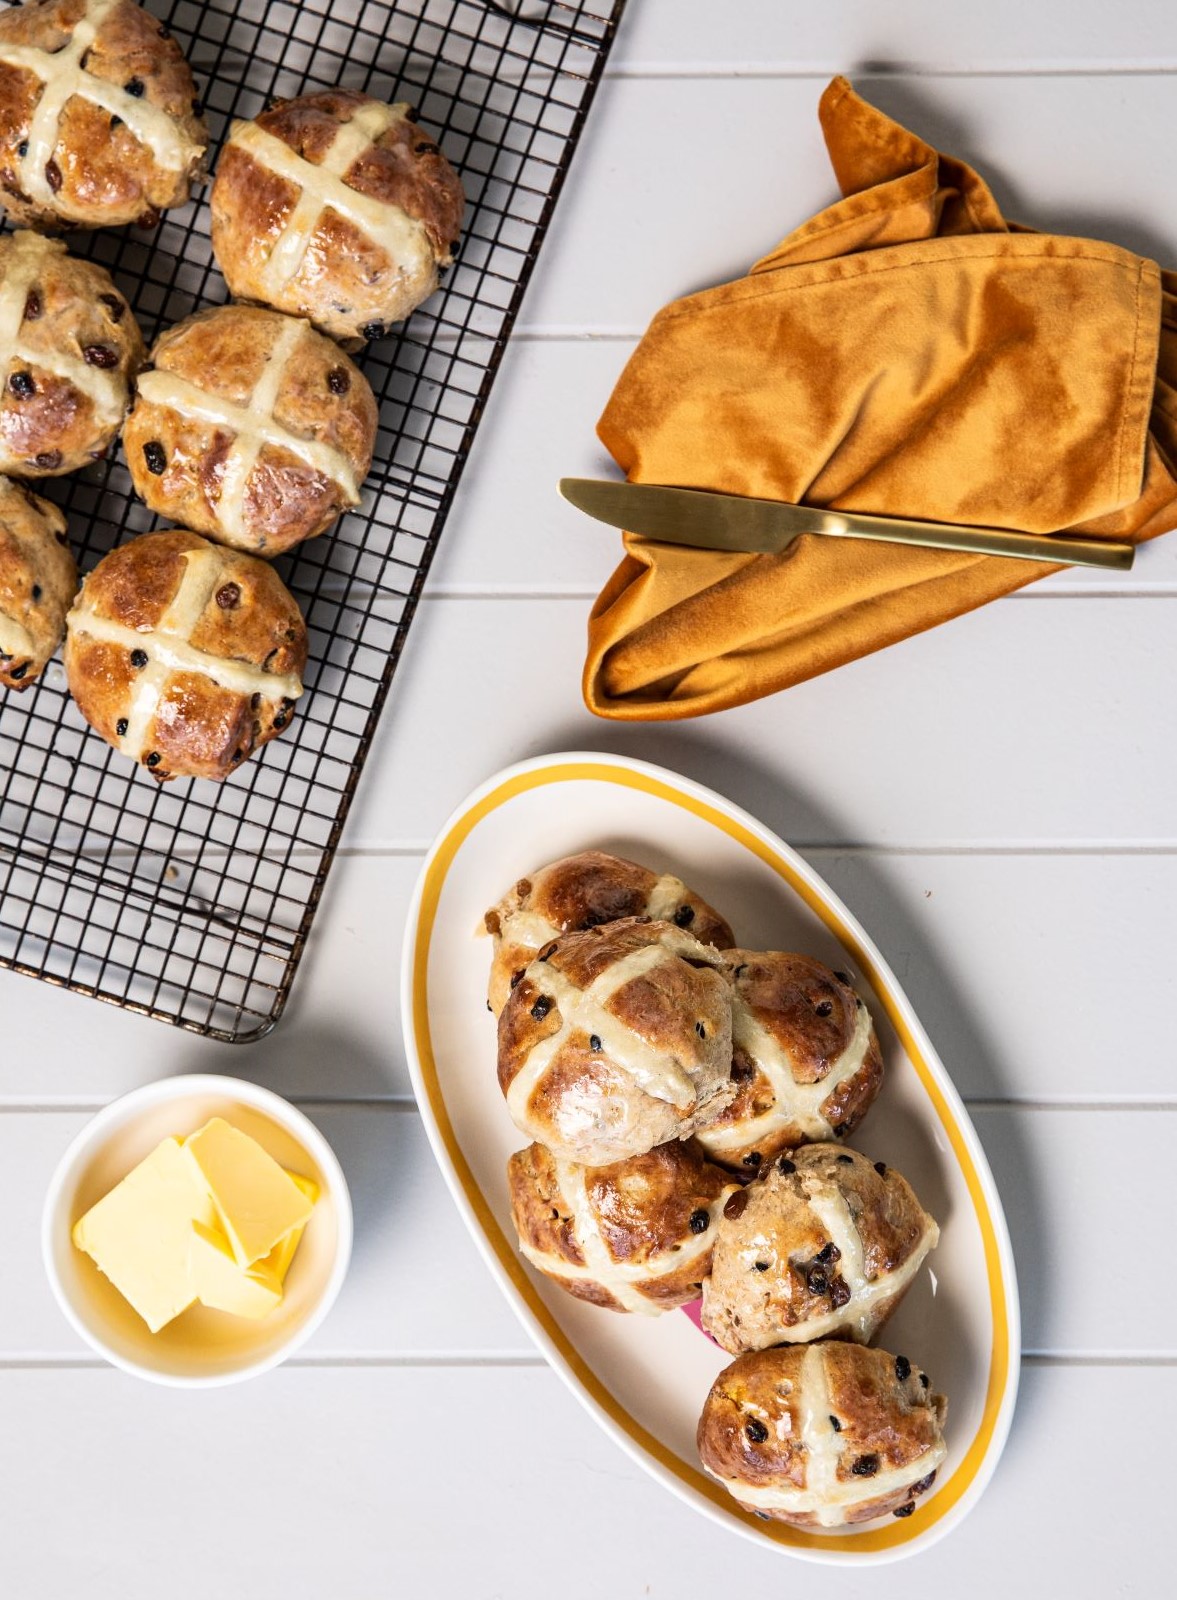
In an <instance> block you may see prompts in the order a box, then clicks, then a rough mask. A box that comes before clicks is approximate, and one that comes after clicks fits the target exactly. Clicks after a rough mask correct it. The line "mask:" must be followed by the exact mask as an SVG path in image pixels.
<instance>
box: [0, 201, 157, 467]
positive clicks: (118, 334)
mask: <svg viewBox="0 0 1177 1600" xmlns="http://www.w3.org/2000/svg"><path fill="white" fill-rule="evenodd" d="M142 362H143V338H142V335H141V334H140V332H139V326H138V324H137V323H136V321H135V318H134V317H133V316H132V314H131V311H130V308H129V307H128V305H127V302H126V301H125V300H124V299H123V297H122V295H121V294H119V292H118V290H117V289H116V288H115V286H114V284H113V283H112V282H111V280H110V275H109V273H107V272H105V271H104V270H103V269H102V268H101V267H98V266H95V265H94V263H93V262H92V261H79V260H78V259H77V257H76V256H71V255H70V254H69V253H68V252H67V250H66V248H65V245H64V244H62V243H61V242H60V241H59V240H56V239H42V238H41V236H40V235H39V234H36V233H24V232H21V233H15V234H11V235H6V236H5V237H3V238H0V383H2V384H3V391H2V394H0V472H9V473H12V474H13V475H14V476H16V477H20V478H44V477H52V476H55V475H57V474H59V473H63V472H76V471H77V469H78V468H79V467H85V466H88V465H89V464H90V462H91V461H96V460H99V459H100V458H101V457H102V456H104V455H105V454H106V452H107V450H108V449H109V447H110V445H111V444H112V443H113V441H114V438H115V435H116V434H117V433H118V430H119V428H120V427H121V425H122V421H123V418H124V417H125V416H126V414H127V407H128V406H129V405H130V402H131V391H130V380H131V379H132V378H133V377H134V376H135V374H136V372H138V370H139V368H140V366H141V365H142Z"/></svg>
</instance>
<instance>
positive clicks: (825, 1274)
mask: <svg viewBox="0 0 1177 1600" xmlns="http://www.w3.org/2000/svg"><path fill="white" fill-rule="evenodd" d="M939 1237H940V1230H939V1228H938V1227H937V1226H936V1224H935V1222H934V1221H933V1220H932V1218H931V1217H930V1216H929V1215H928V1213H927V1212H926V1211H925V1210H924V1208H923V1207H922V1206H921V1205H920V1203H919V1201H918V1200H917V1199H916V1197H915V1195H914V1193H913V1192H912V1190H911V1187H910V1186H909V1184H908V1183H907V1181H906V1180H905V1179H904V1178H902V1177H901V1176H900V1174H899V1173H898V1172H896V1171H895V1169H894V1168H893V1167H888V1166H885V1165H884V1164H883V1163H882V1162H881V1161H880V1162H879V1163H878V1164H877V1165H874V1164H872V1163H871V1161H870V1160H869V1158H868V1157H866V1156H864V1155H861V1154H860V1153H859V1152H858V1151H857V1150H847V1149H845V1148H844V1147H843V1146H842V1145H836V1144H807V1145H802V1147H801V1148H800V1149H799V1150H793V1151H791V1152H790V1153H789V1155H787V1156H780V1157H778V1159H777V1160H776V1161H775V1162H774V1163H773V1164H772V1166H771V1167H770V1168H769V1169H768V1170H767V1172H766V1173H765V1174H764V1175H763V1176H762V1177H761V1178H759V1179H757V1180H756V1182H754V1183H750V1184H749V1185H748V1187H747V1188H746V1189H742V1190H741V1191H740V1192H739V1194H737V1195H734V1196H733V1197H732V1199H731V1200H730V1201H729V1202H728V1205H727V1208H726V1210H725V1211H724V1214H723V1216H722V1218H721V1219H720V1221H719V1225H718V1227H717V1229H716V1236H715V1257H714V1261H713V1264H712V1269H711V1277H710V1279H709V1280H708V1282H707V1283H706V1284H705V1286H704V1289H703V1326H704V1327H705V1328H706V1329H707V1331H708V1333H710V1334H711V1336H712V1338H713V1339H715V1340H716V1341H717V1342H718V1343H719V1344H721V1345H722V1346H723V1348H724V1349H725V1350H729V1351H731V1353H732V1354H733V1355H738V1354H739V1353H740V1352H741V1351H743V1350H761V1349H764V1348H765V1347H766V1346H767V1345H773V1344H786V1343H789V1344H797V1343H804V1342H805V1341H807V1340H810V1339H825V1338H828V1337H830V1336H831V1335H837V1336H838V1337H839V1338H848V1339H855V1340H857V1341H859V1342H860V1343H862V1344H866V1343H867V1342H868V1341H869V1340H870V1339H871V1338H873V1337H874V1335H875V1334H876V1333H877V1332H878V1330H879V1328H880V1327H881V1326H882V1324H883V1323H884V1322H885V1321H886V1319H887V1318H888V1317H889V1316H890V1315H891V1313H892V1311H894V1310H895V1308H896V1306H897V1305H898V1304H899V1302H900V1301H901V1300H902V1299H903V1296H904V1295H905V1294H906V1293H907V1290H908V1288H909V1286H910V1285H911V1283H912V1280H913V1279H914V1278H915V1276H916V1274H917V1273H918V1272H919V1269H920V1267H921V1265H922V1264H923V1261H924V1258H925V1257H926V1256H927V1254H928V1252H929V1251H930V1250H931V1249H933V1248H934V1246H935V1244H936V1242H937V1240H938V1239H939Z"/></svg>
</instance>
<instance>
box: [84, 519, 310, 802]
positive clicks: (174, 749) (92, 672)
mask: <svg viewBox="0 0 1177 1600" xmlns="http://www.w3.org/2000/svg"><path fill="white" fill-rule="evenodd" d="M68 630H69V631H68V637H67V640H66V650H65V665H66V672H67V674H68V676H69V686H70V692H71V694H72V695H73V697H74V701H75V703H76V705H77V707H78V709H79V711H80V712H81V713H82V715H83V716H84V717H85V719H86V721H87V722H88V723H89V724H90V726H91V727H92V728H95V729H96V730H97V732H99V733H100V734H101V735H102V737H103V738H104V739H106V740H107V741H108V742H109V743H110V744H112V745H113V746H114V747H115V749H117V750H119V751H120V752H121V753H122V754H123V755H125V756H129V757H130V758H131V759H132V760H134V761H137V762H139V763H141V764H142V766H143V767H144V768H146V770H147V772H148V773H149V775H150V776H151V777H153V778H155V779H156V780H157V781H158V782H161V783H162V782H166V781H167V780H168V779H169V778H174V777H181V776H183V777H197V778H212V779H216V780H220V779H223V778H225V777H228V776H229V775H230V773H232V772H234V771H235V770H236V769H237V768H238V767H239V766H240V765H241V763H242V762H243V761H245V760H246V759H248V757H249V755H250V754H251V753H252V752H253V751H254V750H256V749H258V748H259V747H260V746H261V745H263V744H265V743H266V742H267V741H268V740H269V739H272V738H274V737H275V736H276V735H277V734H279V733H280V732H281V731H282V730H283V729H284V728H285V727H287V726H288V725H289V723H290V718H291V710H292V707H293V706H294V704H295V702H296V701H297V700H298V699H299V697H300V696H301V694H302V692H303V691H302V671H303V668H304V667H305V665H306V660H307V632H306V625H305V623H304V622H303V619H302V616H301V613H300V612H299V609H298V605H297V603H296V602H295V599H294V596H293V595H292V594H291V593H290V591H289V590H288V589H287V588H286V586H285V584H284V583H283V582H282V580H281V579H280V578H279V576H278V574H277V573H276V572H275V571H274V569H273V567H271V566H270V565H268V563H267V562H265V561H259V560H257V558H256V557H254V556H248V555H244V554H243V553H242V552H240V551H237V550H226V549H224V548H222V547H221V546H220V545H214V544H209V543H208V542H207V541H206V540H204V539H200V538H197V536H196V535H195V534H191V533H185V532H183V531H182V530H181V529H178V528H172V529H168V530H167V531H165V532H160V533H145V534H143V535H141V537H139V538H138V539H132V540H131V541H130V542H129V543H128V544H125V545H120V546H118V548H117V549H115V550H111V551H110V552H109V553H108V554H107V555H105V556H104V557H103V558H102V560H101V561H100V562H99V563H98V565H97V566H96V567H95V568H94V570H93V572H91V573H90V574H89V576H88V577H87V578H86V581H85V584H84V585H83V587H82V591H81V593H80V594H79V595H78V598H77V600H76V601H75V603H74V607H73V610H72V611H71V612H70V615H69V618H68Z"/></svg>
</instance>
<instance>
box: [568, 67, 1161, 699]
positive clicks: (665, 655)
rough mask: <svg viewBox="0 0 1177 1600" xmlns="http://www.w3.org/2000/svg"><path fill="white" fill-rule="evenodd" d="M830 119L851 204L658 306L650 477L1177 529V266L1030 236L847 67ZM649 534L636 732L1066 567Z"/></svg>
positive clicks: (907, 506)
mask: <svg viewBox="0 0 1177 1600" xmlns="http://www.w3.org/2000/svg"><path fill="white" fill-rule="evenodd" d="M820 115H821V122H822V128H823V131H824V133H825V138H826V144H827V146H828V149H829V153H830V159H831V161H832V163H833V167H834V172H835V174H836V176H837V179H838V183H839V186H840V187H841V190H842V193H843V195H844V197H845V198H844V199H842V200H841V201H839V202H838V203H837V204H836V205H833V206H830V207H829V209H828V210H826V211H823V212H821V213H820V214H819V215H818V216H816V217H814V218H812V220H811V221H809V222H807V223H805V224H804V226H802V227H801V228H799V229H798V230H797V231H796V232H795V233H792V234H790V235H789V237H788V238H787V239H785V241H784V242H783V243H782V244H781V245H779V246H778V248H777V249H776V250H774V251H773V252H772V253H771V254H770V255H768V256H765V258H764V259H763V260H762V261H759V262H757V264H756V265H755V266H754V267H753V268H752V270H751V272H750V273H749V274H748V276H747V277H746V278H741V279H740V280H739V281H738V282H735V283H728V284H724V285H722V286H721V287H719V288H715V289H710V290H707V291H705V292H704V293H702V294H695V295H691V296H689V297H688V298H687V299H685V300H679V301H676V302H675V303H673V304H672V305H669V306H667V307H666V308H665V309H664V310H663V311H661V312H660V313H659V314H658V316H657V317H655V319H654V321H653V323H652V324H651V326H650V328H649V330H648V332H647V333H646V335H645V337H644V338H643V340H642V342H641V344H640V345H639V346H638V348H637V349H636V350H635V352H634V354H633V357H632V359H631V360H630V361H629V363H628V365H627V366H626V368H625V371H624V372H623V373H622V375H621V379H620V381H619V383H618V385H617V388H616V390H615V391H614V393H613V396H612V398H611V399H610V401H609V404H608V407H607V408H606V411H605V414H604V416H603V417H602V419H601V422H600V426H599V432H600V436H601V439H602V440H603V441H604V443H605V445H606V446H607V447H608V449H609V450H610V451H611V453H612V454H613V456H614V457H615V459H616V460H617V462H618V464H619V465H620V466H621V467H622V468H623V470H624V471H625V472H626V473H627V474H628V476H629V478H630V479H631V480H632V481H634V482H637V483H665V484H677V485H680V486H682V487H684V488H700V489H718V490H723V491H726V492H728V493H731V494H742V495H755V496H761V497H764V498H768V499H779V500H786V501H793V502H798V501H802V502H806V503H808V504H811V505H819V506H834V507H838V508H840V509H842V510H847V511H867V512H875V513H878V514H881V515H884V516H905V517H919V518H924V519H929V520H932V521H939V522H962V523H973V524H989V525H994V526H998V527H1006V528H1021V529H1025V530H1027V531H1030V532H1034V533H1051V532H1058V531H1060V530H1063V529H1067V530H1069V531H1072V532H1080V533H1092V534H1107V535H1114V536H1116V537H1119V538H1127V539H1132V540H1141V539H1148V538H1151V537H1153V536H1154V535H1155V534H1158V533H1163V532H1165V531H1166V530H1167V529H1169V528H1172V527H1174V526H1177V275H1175V274H1172V273H1166V272H1161V271H1160V270H1159V269H1158V267H1157V266H1156V264H1155V263H1154V262H1152V261H1145V260H1143V259H1142V258H1141V257H1139V256H1136V255H1133V254H1131V252H1129V251H1127V250H1121V249H1119V248H1118V247H1117V246H1115V245H1111V244H1104V243H1101V242H1100V241H1098V240H1093V239H1075V238H1066V237H1062V236H1060V235H1057V234H1044V233H1034V232H1031V231H1030V230H1028V229H1023V228H1019V227H1017V226H1016V225H1011V224H1009V223H1007V222H1006V221H1005V220H1004V219H1003V217H1002V215H1001V212H1000V211H999V210H998V208H997V204H996V202H995V201H994V199H993V196H992V195H991V194H990V192H989V189H988V188H987V186H986V185H985V183H984V181H983V180H982V179H981V178H980V177H979V176H978V175H977V174H976V173H975V172H973V171H972V170H971V169H970V168H969V167H967V166H965V165H964V164H963V163H962V162H959V161H954V160H952V159H951V158H950V157H948V156H942V155H939V154H938V153H937V152H936V151H935V150H933V149H932V148H931V147H930V146H929V145H927V144H925V143H924V142H923V141H922V140H921V139H918V138H916V137H915V135H914V134H911V133H908V132H907V131H906V130H905V129H903V128H901V127H899V126H898V125H897V124H896V123H894V122H892V121H891V119H890V118H889V117H886V116H884V115H883V114H882V113H881V112H879V111H877V110H875V109H874V107H872V106H870V105H868V104H866V102H865V101H863V100H862V99H860V98H859V96H858V95H857V94H855V92H854V90H853V89H852V88H851V86H850V85H849V83H847V82H846V80H845V79H844V78H835V79H834V81H833V82H832V83H831V84H830V86H829V88H827V89H826V91H825V93H824V95H823V96H822V101H821V112H820ZM625 544H626V550H627V554H626V556H625V558H624V560H623V561H622V564H621V565H620V567H618V569H617V570H616V572H615V573H614V574H613V576H612V578H611V579H610V580H609V582H608V584H607V585H606V586H605V589H604V591H603V592H602V594H601V595H600V597H599V598H598V600H597V602H596V605H595V606H594V607H593V611H592V616H591V618H590V622H589V651H588V661H587V665H586V668H585V678H584V694H585V700H586V702H587V704H588V706H589V708H590V710H592V711H595V712H597V713H599V714H600V715H602V716H607V717H617V718H631V719H636V720H644V719H656V718H667V717H688V716H697V715H699V714H701V713H703V712H707V711H716V710H719V709H720V708H722V707H725V706H733V705H740V704H742V703H744V702H745V701H748V700H752V699H755V698H756V697H757V696H759V695H764V694H769V693H771V692H772V691H773V690H776V689H784V688H787V687H788V686H789V685H791V684H794V683H800V682H802V681H803V680H804V679H806V678H811V677H814V676H815V675H816V674H817V673H820V672H827V671H829V669H830V668H831V667H836V666H840V665H841V664H842V663H843V662H846V661H852V660H855V659H856V658H857V657H859V656H864V655H867V654H868V653H869V652H870V651H872V650H879V649H881V648H882V647H883V646H884V645H888V644H893V643H895V642H896V641H897V640H899V639H905V638H907V637H909V636H910V635H911V634H914V633H919V632H921V631H922V630H923V629H925V628H930V627H932V626H933V625H934V624H936V623H938V622H945V621H947V620H948V619H949V618H950V617H955V616H959V615H960V614H961V613H962V612H965V611H970V610H972V609H973V607H975V606H979V605H983V604H984V603H985V602H986V601H987V600H993V599H995V598H996V597H997V596H999V595H1003V594H1007V593H1009V591H1010V590H1012V589H1016V588H1018V587H1020V586H1021V585H1022V584H1024V583H1030V582H1032V581H1033V580H1034V579H1035V578H1041V577H1044V576H1046V575H1047V574H1048V573H1050V572H1054V571H1056V570H1057V568H1056V567H1055V566H1053V565H1050V564H1048V563H1045V562H1029V561H1014V560H1010V559H1008V558H1004V557H996V556H975V555H974V556H970V555H961V554H956V553H953V552H950V551H937V550H924V549H916V548H912V547H907V546H902V545H882V544H871V543H868V542H866V541H863V540H854V541H844V540H837V541H834V540H825V539H820V538H816V537H813V536H805V537H803V538H801V539H799V540H798V541H797V542H796V543H794V544H793V545H792V546H791V547H790V548H789V549H788V550H786V551H785V552H784V553H783V554H781V555H771V556H770V555H732V554H726V553H719V552H715V551H708V550H694V549H688V548H684V547H681V546H674V545H667V544H657V543H654V542H651V541H647V540H644V539H641V538H638V537H636V536H634V535H632V534H626V535H625Z"/></svg>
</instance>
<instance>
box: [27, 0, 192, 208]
mask: <svg viewBox="0 0 1177 1600" xmlns="http://www.w3.org/2000/svg"><path fill="white" fill-rule="evenodd" d="M207 146H208V129H207V128H206V127H205V125H204V122H203V120H202V118H201V115H200V110H199V106H198V104H197V100H196V88H195V85H194V84H193V82H192V73H191V71H190V70H189V67H188V63H187V62H186V61H185V59H184V56H183V53H182V52H181V50H180V47H179V45H178V44H177V43H176V41H175V40H174V39H173V38H172V36H171V34H170V33H169V31H168V29H167V27H166V26H165V25H164V24H163V23H162V22H160V20H159V19H158V18H157V17H153V16H152V15H151V13H150V12H148V11H144V10H142V9H141V8H140V7H139V6H137V5H134V4H133V3H132V0H39V3H38V4H35V5H24V6H20V7H15V6H14V7H13V8H12V9H11V10H5V11H4V12H3V13H2V14H0V203H2V204H3V206H4V209H5V210H6V211H7V212H8V214H9V216H10V217H11V218H12V220H13V221H14V222H17V223H24V224H28V225H31V226H33V227H36V228H40V229H48V230H50V231H52V230H54V229H58V228H120V227H123V226H125V224H127V223H130V222H134V223H138V224H139V225H140V226H141V227H154V225H155V224H156V223H157V222H158V221H159V215H160V212H161V211H166V210H167V209H169V207H172V206H181V205H184V204H185V202H186V201H187V200H188V198H189V195H190V193H191V190H192V185H193V183H194V182H195V181H196V180H197V179H199V178H200V177H201V176H202V175H203V172H204V157H205V151H206V149H207Z"/></svg>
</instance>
